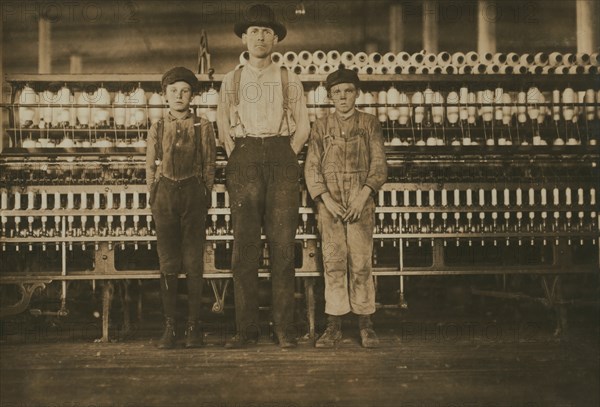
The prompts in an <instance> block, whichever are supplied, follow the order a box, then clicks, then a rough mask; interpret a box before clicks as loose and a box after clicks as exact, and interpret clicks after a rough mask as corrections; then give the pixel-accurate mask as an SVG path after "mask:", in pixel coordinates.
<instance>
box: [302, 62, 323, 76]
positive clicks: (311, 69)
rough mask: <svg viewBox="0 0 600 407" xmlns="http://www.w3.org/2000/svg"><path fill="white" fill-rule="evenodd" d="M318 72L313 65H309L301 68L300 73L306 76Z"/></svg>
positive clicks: (317, 68)
mask: <svg viewBox="0 0 600 407" xmlns="http://www.w3.org/2000/svg"><path fill="white" fill-rule="evenodd" d="M318 72H319V67H317V66H316V65H315V64H310V65H307V66H305V67H303V68H302V73H303V74H306V75H315V74H316V73H318Z"/></svg>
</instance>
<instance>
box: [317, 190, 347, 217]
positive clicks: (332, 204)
mask: <svg viewBox="0 0 600 407" xmlns="http://www.w3.org/2000/svg"><path fill="white" fill-rule="evenodd" d="M321 200H322V201H323V203H324V204H325V207H326V208H327V210H328V211H329V213H331V214H332V215H333V217H334V218H340V219H341V218H343V217H344V212H345V208H344V207H343V206H342V205H340V204H339V203H337V202H336V201H334V200H333V198H332V197H331V195H329V192H325V193H323V194H321Z"/></svg>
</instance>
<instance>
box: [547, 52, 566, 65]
mask: <svg viewBox="0 0 600 407" xmlns="http://www.w3.org/2000/svg"><path fill="white" fill-rule="evenodd" d="M562 61H563V56H562V54H561V53H560V52H552V53H551V54H550V55H548V64H549V65H550V66H558V65H561V64H562Z"/></svg>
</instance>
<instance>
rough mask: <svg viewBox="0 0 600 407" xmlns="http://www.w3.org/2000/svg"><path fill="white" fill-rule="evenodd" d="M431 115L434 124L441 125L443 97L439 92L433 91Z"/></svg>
mask: <svg viewBox="0 0 600 407" xmlns="http://www.w3.org/2000/svg"><path fill="white" fill-rule="evenodd" d="M432 104H433V106H432V108H431V115H432V119H433V122H434V123H435V124H438V125H441V124H442V122H443V121H444V97H443V96H442V94H441V93H440V92H434V94H433V100H432Z"/></svg>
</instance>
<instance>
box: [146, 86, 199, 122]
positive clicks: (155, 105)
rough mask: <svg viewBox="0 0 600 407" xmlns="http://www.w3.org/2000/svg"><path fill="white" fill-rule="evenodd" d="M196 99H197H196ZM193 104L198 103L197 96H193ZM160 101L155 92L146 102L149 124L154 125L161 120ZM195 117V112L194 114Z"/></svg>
mask: <svg viewBox="0 0 600 407" xmlns="http://www.w3.org/2000/svg"><path fill="white" fill-rule="evenodd" d="M196 98H198V99H196ZM193 101H194V104H198V102H199V95H196V96H194V99H193ZM161 104H162V99H161V97H160V95H159V94H158V93H156V92H154V93H153V94H152V96H150V99H149V100H148V118H149V119H150V123H152V124H154V123H158V121H159V120H160V119H162V106H161ZM196 115H198V114H197V112H196Z"/></svg>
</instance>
